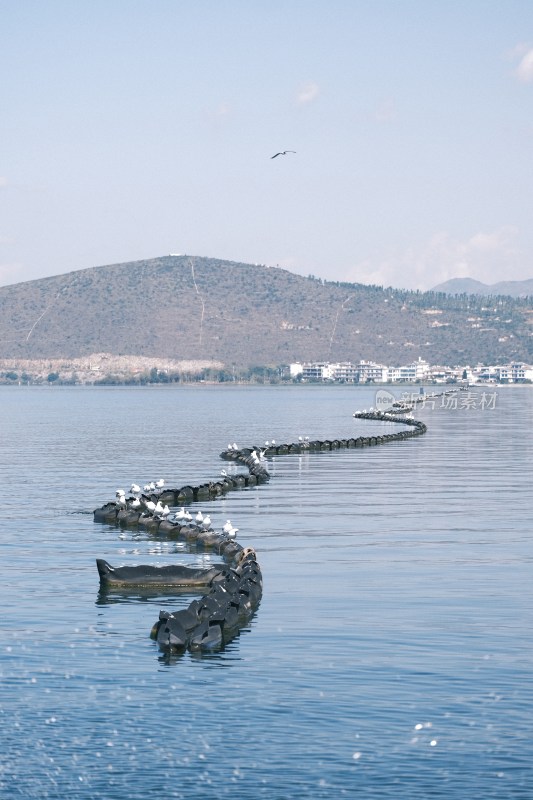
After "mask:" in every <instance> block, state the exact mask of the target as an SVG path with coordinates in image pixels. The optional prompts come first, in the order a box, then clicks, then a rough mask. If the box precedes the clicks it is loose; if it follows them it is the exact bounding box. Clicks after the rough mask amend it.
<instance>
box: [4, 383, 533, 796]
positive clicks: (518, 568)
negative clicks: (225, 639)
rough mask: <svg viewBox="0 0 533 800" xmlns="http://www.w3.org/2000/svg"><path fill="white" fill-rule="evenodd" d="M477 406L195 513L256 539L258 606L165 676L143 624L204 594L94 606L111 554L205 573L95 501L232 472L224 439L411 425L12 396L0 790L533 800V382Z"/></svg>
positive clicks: (266, 406)
mask: <svg viewBox="0 0 533 800" xmlns="http://www.w3.org/2000/svg"><path fill="white" fill-rule="evenodd" d="M472 391H473V394H474V399H473V405H474V407H473V408H467V407H462V406H461V405H459V406H458V407H457V408H442V407H440V400H439V401H438V402H437V403H436V404H435V406H436V407H435V408H433V409H432V408H431V407H430V406H429V405H427V406H426V407H425V408H420V409H419V410H418V411H417V412H416V414H415V416H416V417H417V418H419V419H422V420H424V421H425V422H426V423H427V425H428V433H427V434H426V435H425V436H422V437H418V438H415V439H412V440H407V441H404V442H394V443H391V444H386V445H384V446H382V447H373V448H366V449H364V450H346V451H337V452H333V453H318V454H314V453H313V454H307V455H303V456H298V455H290V456H277V457H275V458H273V459H272V460H271V461H270V465H269V469H270V471H271V474H272V479H271V481H270V483H269V484H268V485H264V486H260V487H257V488H253V489H247V490H244V491H240V492H232V493H230V494H228V495H226V496H225V497H224V498H223V499H218V500H217V501H215V502H212V503H203V504H198V505H197V507H199V508H202V509H203V510H204V511H205V510H206V509H207V508H208V510H209V513H210V515H211V517H212V519H213V521H214V524H215V527H216V528H221V526H222V524H223V523H224V522H225V520H226V519H227V518H228V517H229V518H230V519H231V520H232V522H233V523H234V524H235V525H237V527H238V528H239V529H240V531H239V534H238V536H239V540H240V542H241V543H242V544H243V545H252V546H253V547H255V548H256V550H257V552H258V560H259V563H260V565H261V568H262V571H263V579H264V594H263V600H262V603H261V606H260V607H259V610H258V612H257V614H256V616H255V617H254V619H253V620H252V622H251V624H250V625H249V627H247V628H246V629H244V630H243V631H242V632H241V635H240V636H239V637H238V638H237V639H235V640H234V641H233V642H231V644H230V645H228V647H227V648H226V649H225V650H224V651H223V652H221V653H217V654H212V655H210V656H207V657H198V656H192V655H191V654H189V653H187V654H185V655H184V656H182V657H175V658H173V659H170V660H169V659H168V658H165V657H164V656H163V654H161V652H160V651H159V650H158V648H157V646H156V644H155V643H154V642H153V641H151V639H150V638H149V632H150V628H151V626H152V624H153V623H154V622H155V620H156V619H157V617H158V613H159V610H160V609H161V608H176V607H179V606H185V605H188V603H189V602H190V600H191V599H192V596H187V597H184V596H172V595H171V594H169V593H167V594H161V595H151V596H140V595H139V594H137V595H136V594H135V593H133V594H120V593H115V594H112V595H108V596H102V595H100V594H99V582H98V574H97V571H96V566H95V559H96V558H105V559H107V560H108V561H109V562H110V563H111V564H113V565H115V566H116V565H119V564H141V563H149V564H167V563H189V564H201V563H206V561H207V559H206V557H205V556H204V555H202V554H200V553H187V552H185V551H184V549H183V548H181V549H180V546H179V545H177V544H176V543H174V542H170V541H168V540H167V541H165V540H163V539H161V540H159V539H157V538H156V537H153V536H150V535H148V534H146V533H136V532H131V531H128V532H123V533H121V531H120V530H119V529H117V528H115V527H113V526H108V525H99V524H95V523H94V522H93V517H92V511H93V509H94V508H96V507H98V506H100V505H102V504H103V503H104V502H105V501H107V500H109V499H113V498H114V494H115V490H116V489H117V488H119V487H122V488H125V489H128V488H129V486H130V484H131V483H132V482H134V481H135V482H138V483H141V484H143V483H146V482H147V481H150V480H157V479H158V478H164V479H165V481H166V483H167V484H169V485H173V486H176V485H177V486H181V485H184V484H186V483H193V484H194V483H202V482H205V481H206V480H207V479H211V478H216V477H217V476H218V475H219V473H220V470H221V469H222V468H226V469H228V470H229V469H232V467H228V466H227V464H225V463H224V462H222V461H221V460H220V459H219V453H220V451H221V450H223V449H225V447H226V445H227V444H228V442H233V441H236V442H237V443H238V444H240V445H242V446H246V445H251V444H254V443H262V442H264V441H265V440H267V439H268V440H270V439H272V438H275V439H276V441H277V442H283V441H296V440H297V439H298V436H300V435H301V436H305V435H309V436H310V437H311V438H320V439H323V438H335V437H349V436H353V435H369V434H370V433H374V432H375V431H376V430H379V431H381V432H383V431H384V432H389V431H394V430H397V426H395V425H393V424H392V423H376V422H367V421H364V420H356V419H354V418H353V417H352V413H353V412H354V411H356V410H361V409H363V408H368V407H370V406H371V405H373V404H374V397H375V390H374V389H372V388H368V387H349V386H345V387H320V386H316V387H315V386H310V387H239V386H235V387H233V386H232V387H224V386H216V387H215V386H213V387H212V386H193V387H175V386H174V387H141V388H126V387H117V388H114V387H63V388H62V387H48V386H46V387H0V409H1V417H0V459H1V463H0V476H1V481H2V485H3V486H4V490H3V491H4V500H3V514H2V535H1V542H2V549H3V553H2V581H1V584H0V604H1V607H2V612H3V613H2V626H1V639H0V670H1V677H2V681H1V686H2V688H1V698H0V712H1V718H0V722H1V728H0V730H1V733H0V745H1V746H0V790H1V794H2V796H5V797H23V798H30V797H32V798H33V797H35V798H43V797H46V798H81V799H82V800H85V799H86V798H87V799H88V798H106V799H108V800H111V799H114V798H121V799H122V798H132V799H133V798H135V799H137V798H139V800H140V799H141V798H143V799H144V798H152V797H154V798H155V797H157V798H161V797H172V798H174V797H176V798H226V797H232V798H235V797H236V798H244V799H245V800H248V798H256V797H267V798H269V799H273V800H278V798H279V800H282V799H285V798H336V797H338V796H348V797H353V798H359V799H360V798H368V797H372V798H390V800H392V799H393V798H394V800H398V798H402V800H406V799H407V800H410V798H446V799H447V800H450V799H451V800H455V798H457V799H458V800H459V798H461V800H464V799H465V798H467V800H478V799H479V800H486V799H487V798H498V799H499V800H501V799H502V798H503V799H504V800H507V798H524V800H526V799H527V800H531V798H533V758H532V756H533V633H532V624H531V623H532V618H533V614H532V612H533V580H532V574H533V542H532V534H531V531H532V525H531V500H532V495H531V478H532V474H533V446H532V427H533V426H532V423H533V418H532V417H533V390H532V389H531V388H528V387H516V388H513V387H503V388H500V389H498V390H497V395H494V391H495V390H493V389H488V390H487V389H485V392H486V394H487V395H489V394H490V395H491V396H492V395H494V397H488V396H487V397H484V398H483V390H482V389H481V388H480V389H475V390H472ZM394 392H395V394H396V395H397V396H400V395H401V392H402V390H401V389H395V390H394ZM487 401H488V407H486V406H487ZM484 406H485V407H484ZM211 560H216V556H211Z"/></svg>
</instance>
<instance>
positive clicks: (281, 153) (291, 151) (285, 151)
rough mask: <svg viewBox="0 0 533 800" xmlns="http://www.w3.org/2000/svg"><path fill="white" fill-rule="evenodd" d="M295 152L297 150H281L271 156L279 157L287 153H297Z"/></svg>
mask: <svg viewBox="0 0 533 800" xmlns="http://www.w3.org/2000/svg"><path fill="white" fill-rule="evenodd" d="M295 152H296V150H281V151H280V152H279V153H275V154H274V155H273V156H270V158H277V157H278V156H286V155H287V153H295Z"/></svg>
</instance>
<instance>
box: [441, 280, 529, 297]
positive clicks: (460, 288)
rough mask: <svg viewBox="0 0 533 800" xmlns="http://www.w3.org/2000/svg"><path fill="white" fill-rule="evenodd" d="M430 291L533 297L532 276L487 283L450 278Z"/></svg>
mask: <svg viewBox="0 0 533 800" xmlns="http://www.w3.org/2000/svg"><path fill="white" fill-rule="evenodd" d="M431 291H432V292H446V293H447V294H481V295H485V296H487V295H493V296H496V295H508V296H509V297H533V278H528V279H527V280H524V281H499V282H498V283H493V284H487V283H482V282H481V281H476V280H474V278H450V280H449V281H445V282H444V283H439V284H438V285H437V286H434V287H433V289H432V290H431Z"/></svg>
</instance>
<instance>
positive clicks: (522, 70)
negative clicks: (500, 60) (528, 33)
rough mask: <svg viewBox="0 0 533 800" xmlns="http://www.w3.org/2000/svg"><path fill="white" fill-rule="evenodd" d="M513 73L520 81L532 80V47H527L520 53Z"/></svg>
mask: <svg viewBox="0 0 533 800" xmlns="http://www.w3.org/2000/svg"><path fill="white" fill-rule="evenodd" d="M514 74H515V75H516V77H517V78H518V80H519V81H522V83H531V82H532V81H533V48H529V49H528V50H527V51H526V52H525V53H524V54H523V55H522V58H521V59H520V63H519V64H518V67H517V68H516V70H515V73H514Z"/></svg>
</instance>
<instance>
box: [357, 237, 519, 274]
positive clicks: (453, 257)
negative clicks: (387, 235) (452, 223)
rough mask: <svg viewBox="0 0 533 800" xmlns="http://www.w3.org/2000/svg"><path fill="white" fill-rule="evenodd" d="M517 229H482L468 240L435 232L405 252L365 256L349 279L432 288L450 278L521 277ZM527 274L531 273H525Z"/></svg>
mask: <svg viewBox="0 0 533 800" xmlns="http://www.w3.org/2000/svg"><path fill="white" fill-rule="evenodd" d="M517 236H518V229H517V228H515V227H514V226H512V225H502V226H501V227H500V228H497V229H496V230H494V231H490V232H485V231H479V232H477V233H474V234H473V235H472V236H470V237H469V238H468V239H465V240H459V239H454V238H453V237H452V236H450V234H449V233H447V232H445V231H441V232H438V233H435V234H434V235H433V236H432V237H431V238H430V239H429V241H427V242H426V243H425V244H422V245H418V246H411V247H409V248H408V249H407V250H404V251H403V252H393V253H389V254H387V255H386V256H385V257H381V258H380V257H378V258H376V259H365V260H364V261H362V262H360V263H358V264H356V265H355V266H354V267H353V268H352V269H351V270H350V274H349V277H348V280H351V281H358V282H360V283H367V284H368V283H374V284H378V285H383V286H396V287H399V288H406V289H431V288H432V287H433V286H436V285H437V284H439V283H443V282H444V281H447V280H449V279H450V278H467V277H468V278H476V279H477V280H480V281H483V282H484V283H495V282H497V281H499V280H504V279H506V278H507V279H510V280H513V279H515V278H516V279H520V278H522V277H524V276H523V275H521V274H518V273H519V272H520V271H521V270H520V263H519V255H520V254H519V251H518V248H517V246H516V239H517ZM526 277H528V276H526Z"/></svg>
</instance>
